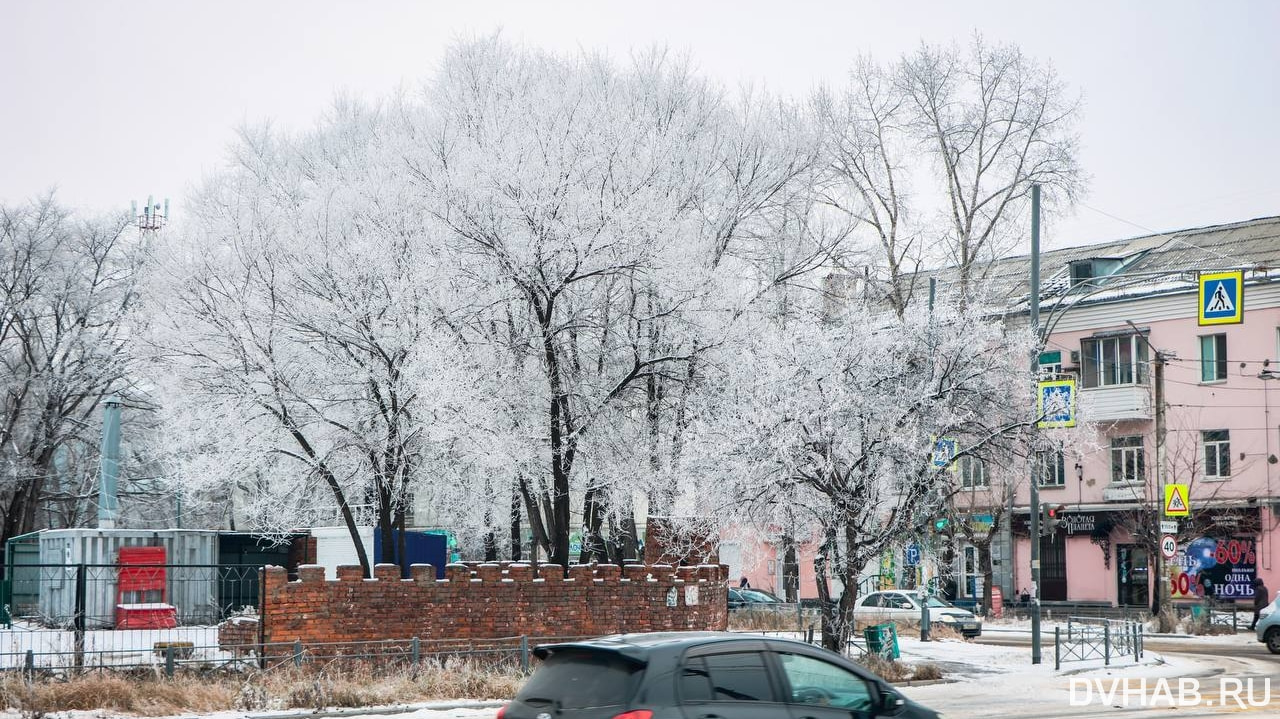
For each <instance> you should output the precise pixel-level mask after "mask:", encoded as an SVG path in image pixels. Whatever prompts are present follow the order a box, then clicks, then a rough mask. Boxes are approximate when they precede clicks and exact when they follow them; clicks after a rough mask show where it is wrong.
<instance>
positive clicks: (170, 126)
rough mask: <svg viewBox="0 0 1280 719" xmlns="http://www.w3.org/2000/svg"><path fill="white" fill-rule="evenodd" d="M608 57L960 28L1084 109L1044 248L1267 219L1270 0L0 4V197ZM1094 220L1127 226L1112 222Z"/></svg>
mask: <svg viewBox="0 0 1280 719" xmlns="http://www.w3.org/2000/svg"><path fill="white" fill-rule="evenodd" d="M498 28H502V30H503V34H504V35H505V36H506V37H507V38H508V39H511V40H516V41H520V42H523V43H525V44H528V45H535V46H539V47H543V48H549V49H556V50H570V49H574V48H577V47H586V48H593V49H607V50H609V51H611V52H612V53H613V54H615V55H618V56H623V55H625V54H626V53H627V52H628V50H629V49H631V48H635V47H644V46H648V45H651V44H654V43H660V44H665V45H667V46H669V47H671V48H673V49H676V50H687V51H688V52H690V53H691V54H692V56H693V58H694V59H695V61H696V62H697V63H698V64H699V65H700V66H701V68H702V69H703V71H704V72H706V73H707V74H709V75H711V76H713V77H716V78H719V79H721V80H723V81H725V82H728V83H735V84H736V83H738V82H740V81H752V82H756V83H763V84H765V85H767V86H769V87H770V88H772V89H774V90H777V91H780V92H784V93H789V94H802V93H807V92H808V91H809V90H810V89H811V88H812V87H813V86H814V85H815V84H816V83H820V82H824V81H839V80H840V79H841V75H842V74H843V73H844V71H845V70H846V69H847V68H848V67H849V65H850V61H851V59H852V58H853V57H854V56H855V55H856V54H857V53H859V52H868V53H871V54H872V55H874V56H877V57H880V58H884V59H888V58H893V57H896V56H898V55H899V54H901V53H903V52H904V51H908V50H910V49H912V48H913V47H915V46H916V45H917V44H918V43H919V42H920V41H921V40H922V39H923V40H927V41H929V42H940V41H950V40H953V39H954V40H958V41H961V42H963V41H964V40H965V39H966V38H967V36H968V35H969V33H970V32H972V30H974V29H978V30H980V31H982V32H983V33H984V34H985V35H987V37H988V38H990V39H991V40H996V41H1014V42H1017V43H1019V44H1020V45H1021V46H1022V48H1023V49H1024V51H1026V52H1027V53H1029V54H1031V55H1034V56H1037V57H1039V58H1042V59H1047V60H1050V61H1052V62H1053V63H1054V65H1055V66H1056V68H1057V69H1058V71H1059V73H1060V75H1061V76H1062V78H1063V80H1065V81H1066V82H1067V83H1069V84H1070V85H1071V86H1072V87H1074V88H1076V89H1078V90H1080V91H1082V92H1083V94H1084V99H1085V107H1084V119H1083V123H1082V125H1081V128H1080V129H1081V132H1082V136H1083V141H1084V152H1083V158H1082V160H1083V164H1084V167H1085V169H1086V170H1087V171H1088V172H1089V173H1090V174H1091V175H1092V183H1091V187H1090V192H1089V195H1088V196H1087V197H1086V198H1085V199H1084V202H1085V204H1086V205H1087V206H1085V207H1080V208H1078V209H1077V211H1076V213H1075V215H1074V216H1073V217H1069V218H1064V219H1063V220H1062V221H1060V222H1058V223H1055V224H1052V225H1050V226H1049V227H1047V228H1046V236H1047V240H1048V244H1049V245H1050V246H1052V245H1053V244H1080V243H1082V242H1091V241H1100V240H1108V239H1117V238H1120V237H1127V236H1132V235H1135V234H1143V229H1142V228H1151V229H1152V230H1169V229H1177V228H1182V227H1190V226H1196V225H1205V224H1213V223H1219V222H1230V221H1233V220H1240V219H1247V218H1251V217H1260V216H1267V215H1277V214H1280V174H1278V173H1280V137H1278V135H1280V113H1278V112H1277V110H1278V109H1280V41H1278V39H1277V38H1280V2H1270V1H1268V0H1255V1H1252V2H1207V1H1205V2H1182V1H1178V0H1148V1H1147V2H1115V1H1114V0H1113V1H1111V2H1094V1H1092V0H1090V1H1086V2H1080V1H1076V2H1069V3H1067V2H1058V3H1045V2H1027V1H1026V0H1023V1H1022V2H1003V1H1000V2H994V1H990V0H984V1H982V2H979V1H978V0H971V1H970V2H959V1H957V0H951V1H946V0H938V1H928V2H926V1H923V0H912V1H911V2H858V1H851V0H845V1H843V2H836V1H832V2H799V1H797V0H790V1H789V2H785V3H783V2H752V1H739V2H719V1H706V0H700V1H698V2H692V1H686V2H665V1H661V0H657V1H655V0H644V1H643V2H642V1H640V0H632V1H631V2H603V1H596V2H550V1H548V2H534V1H525V2H492V1H490V2H457V1H455V2H433V3H429V2H387V1H380V2H375V3H355V2H332V1H329V0H325V1H312V2H241V1H238V0H233V1H225V0H224V1H221V2H203V3H196V2H101V1H100V0H99V1H94V2H88V1H85V2H59V1H54V0H49V1H41V2H35V1H30V2H28V1H22V0H0V78H2V79H3V93H2V94H0V98H3V99H2V100H0V202H5V203H12V202H16V201H21V200H25V199H28V198H30V197H32V196H34V195H36V194H39V193H41V192H43V191H44V190H47V189H48V188H50V187H53V186H56V187H57V188H58V195H59V197H60V199H61V200H62V201H63V202H64V203H66V204H69V205H72V206H76V207H81V208H85V209H94V210H98V209H112V208H116V209H118V208H126V207H128V205H129V201H130V200H134V199H137V200H140V201H141V200H144V199H145V198H146V196H147V195H148V194H151V193H154V194H155V195H156V196H157V198H159V197H162V196H166V195H167V196H169V197H172V198H173V199H174V201H175V203H179V207H180V202H181V198H182V197H183V196H184V195H185V194H186V192H187V189H188V187H189V186H190V185H191V184H192V183H193V182H196V181H198V180H199V179H200V177H201V176H202V175H204V174H206V173H208V172H210V171H213V170H215V169H217V168H218V167H219V165H220V164H221V162H222V160H223V156H224V152H225V148H226V147H227V145H228V144H229V143H230V141H231V140H232V136H233V132H234V129H235V127H236V126H237V125H239V124H241V123H243V122H246V121H249V122H258V121H262V120H267V119H271V120H274V121H276V122H278V123H280V124H282V125H284V126H286V127H301V126H306V125H309V124H310V123H311V122H312V121H313V119H314V118H315V117H317V115H318V114H319V113H320V112H321V111H322V110H323V109H324V107H325V106H326V105H327V104H329V103H330V101H331V100H332V98H333V96H334V94H335V92H337V91H339V90H342V91H347V92H352V93H355V94H359V95H363V96H367V97H375V98H376V97H380V96H383V95H385V94H387V93H388V92H390V91H391V90H393V89H394V88H395V87H396V86H397V85H399V84H401V83H405V84H412V83H415V82H416V81H417V80H418V79H420V78H422V77H424V76H426V75H428V74H429V73H430V72H431V71H432V69H433V68H434V66H435V64H436V62H437V61H438V60H439V58H440V57H441V54H442V51H443V49H444V48H445V47H446V46H447V45H448V44H449V43H450V42H452V41H453V40H454V39H455V38H458V37H461V36H471V35H475V34H485V33H489V32H492V31H493V30H495V29H498ZM1103 213H1107V214H1110V215H1114V216H1115V217H1117V218H1122V220H1123V221H1120V220H1116V219H1111V218H1109V217H1107V216H1106V214H1103Z"/></svg>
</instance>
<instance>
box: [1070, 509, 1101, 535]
mask: <svg viewBox="0 0 1280 719" xmlns="http://www.w3.org/2000/svg"><path fill="white" fill-rule="evenodd" d="M1062 524H1063V526H1065V527H1066V528H1067V534H1069V535H1070V534H1092V533H1093V531H1094V530H1095V529H1097V527H1098V519H1097V516H1096V515H1094V514H1093V513H1089V514H1063V515H1062Z"/></svg>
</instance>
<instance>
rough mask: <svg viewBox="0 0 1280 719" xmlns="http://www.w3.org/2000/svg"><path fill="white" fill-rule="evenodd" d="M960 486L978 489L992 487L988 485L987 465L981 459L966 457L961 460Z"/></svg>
mask: <svg viewBox="0 0 1280 719" xmlns="http://www.w3.org/2000/svg"><path fill="white" fill-rule="evenodd" d="M960 486H961V487H962V488H964V489H977V488H979V487H987V486H990V485H989V484H988V483H987V465H986V463H985V462H983V461H982V460H981V459H979V458H977V457H972V456H970V455H967V454H966V455H965V456H963V457H961V458H960Z"/></svg>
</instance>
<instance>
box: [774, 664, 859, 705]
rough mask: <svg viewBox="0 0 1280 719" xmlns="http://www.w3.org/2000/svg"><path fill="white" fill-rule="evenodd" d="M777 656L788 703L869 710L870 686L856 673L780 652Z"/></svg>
mask: <svg viewBox="0 0 1280 719" xmlns="http://www.w3.org/2000/svg"><path fill="white" fill-rule="evenodd" d="M778 657H779V659H780V660H781V663H782V671H783V673H784V674H785V675H786V677H787V683H788V685H789V686H790V688H791V698H790V701H791V702H793V703H796V704H819V705H822V706H831V707H838V708H841V709H848V710H850V711H859V712H865V711H870V710H871V704H872V701H871V687H870V686H869V685H868V684H867V682H866V680H864V679H863V678H862V677H860V676H858V675H857V674H854V673H853V672H850V671H848V670H846V669H843V668H841V667H838V666H836V665H834V664H831V663H829V662H824V661H822V660H821V659H814V658H813V657H806V656H803V655H801V654H786V653H782V654H779V655H778Z"/></svg>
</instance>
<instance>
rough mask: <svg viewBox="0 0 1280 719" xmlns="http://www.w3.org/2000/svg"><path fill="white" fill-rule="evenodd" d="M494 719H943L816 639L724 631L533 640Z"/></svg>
mask: <svg viewBox="0 0 1280 719" xmlns="http://www.w3.org/2000/svg"><path fill="white" fill-rule="evenodd" d="M534 655H535V656H537V657H538V658H539V659H541V660H542V662H541V664H540V665H539V666H538V669H537V670H536V671H535V672H534V673H533V676H531V677H529V681H527V682H526V683H525V685H524V687H523V688H522V689H521V690H520V692H519V693H518V694H516V698H515V699H514V700H512V701H511V702H510V703H509V704H507V705H506V706H505V707H503V708H502V709H501V710H499V711H498V719H872V717H895V718H897V719H938V717H939V715H938V713H937V712H935V711H933V710H931V709H927V708H925V707H923V706H921V705H919V704H916V703H914V702H912V701H911V700H909V699H906V698H905V697H903V696H902V695H901V694H899V693H898V692H897V691H896V690H895V689H894V688H893V687H891V686H890V685H889V683H888V682H886V681H885V680H883V679H881V678H880V677H878V676H876V675H875V674H872V673H871V672H869V671H867V670H866V669H864V668H862V667H860V666H858V665H857V664H855V663H853V662H851V661H849V660H847V659H845V658H844V657H841V656H839V655H837V654H833V653H831V652H828V651H826V650H824V649H820V648H818V647H815V646H813V645H811V644H805V643H804V642H799V641H794V640H790V639H775V638H773V637H759V636H750V635H743V634H732V633H725V632H666V633H655V634H619V635H615V636H611V637H603V638H601V639H593V640H590V641H584V642H572V643H567V644H546V645H542V646H539V647H537V648H536V649H534Z"/></svg>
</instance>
